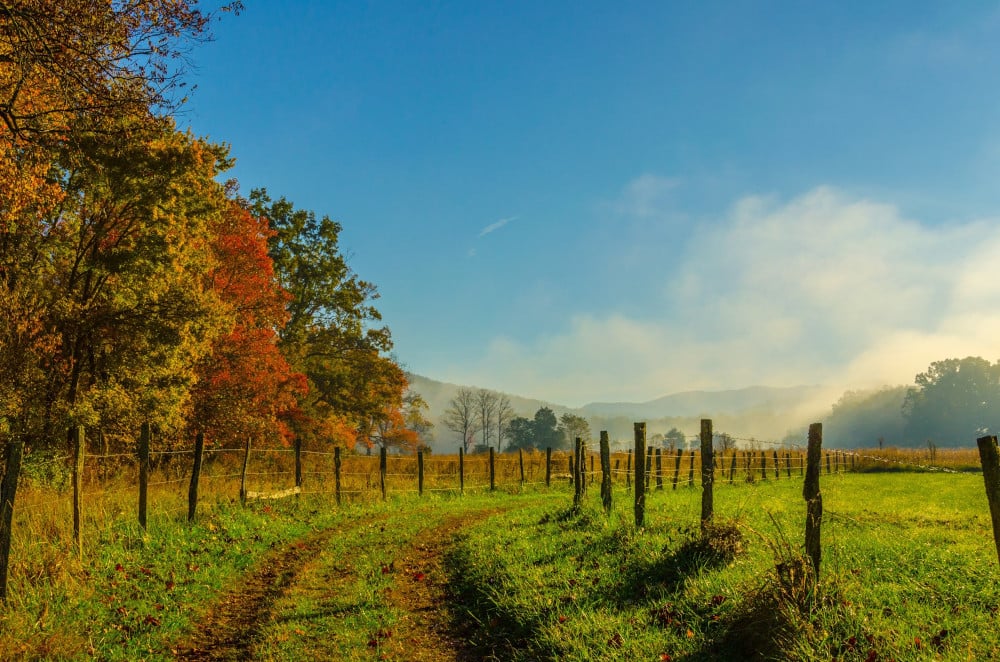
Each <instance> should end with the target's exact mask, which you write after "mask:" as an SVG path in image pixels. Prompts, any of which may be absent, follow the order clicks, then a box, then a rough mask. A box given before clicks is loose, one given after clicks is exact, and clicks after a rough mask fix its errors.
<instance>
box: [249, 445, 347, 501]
mask: <svg viewBox="0 0 1000 662" xmlns="http://www.w3.org/2000/svg"><path fill="white" fill-rule="evenodd" d="M249 467H250V437H247V443H246V448H244V449H243V471H242V472H240V503H241V504H242V505H244V506H245V505H247V469H248V468H249ZM338 503H339V501H338Z"/></svg>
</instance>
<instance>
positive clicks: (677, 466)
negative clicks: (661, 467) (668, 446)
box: [673, 448, 684, 490]
mask: <svg viewBox="0 0 1000 662" xmlns="http://www.w3.org/2000/svg"><path fill="white" fill-rule="evenodd" d="M683 454H684V451H682V450H681V449H680V448H678V449H677V458H676V459H675V460H674V487H673V489H675V490H676V489H677V479H678V478H680V476H681V456H682V455H683Z"/></svg>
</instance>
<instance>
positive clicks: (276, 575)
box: [174, 529, 335, 660]
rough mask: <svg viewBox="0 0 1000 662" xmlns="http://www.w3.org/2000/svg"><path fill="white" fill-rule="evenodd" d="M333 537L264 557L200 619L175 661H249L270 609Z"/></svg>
mask: <svg viewBox="0 0 1000 662" xmlns="http://www.w3.org/2000/svg"><path fill="white" fill-rule="evenodd" d="M334 533H335V530H334V529H327V530H325V531H321V532H319V533H317V534H314V535H313V536H311V537H309V538H306V539H303V540H297V541H295V542H293V543H291V544H290V545H289V546H288V547H285V548H282V549H280V550H278V551H277V552H274V553H272V554H270V555H269V556H268V557H266V558H265V559H264V561H263V562H262V563H261V564H260V565H259V566H258V567H257V570H256V571H255V572H254V573H253V574H249V575H247V576H246V577H245V581H244V583H243V584H242V585H241V586H240V587H239V588H237V589H233V590H231V591H230V592H228V593H227V594H225V595H224V596H223V597H222V598H221V599H220V600H219V601H218V602H217V603H216V604H215V605H214V606H213V607H212V609H211V610H210V611H209V613H208V614H207V615H206V616H205V617H204V618H203V619H201V621H200V623H199V625H198V631H197V632H196V633H195V634H194V636H193V637H192V638H191V641H189V642H187V643H185V644H183V645H181V646H178V647H177V648H175V649H174V654H175V656H176V657H177V659H181V660H246V659H249V658H250V657H251V646H252V644H253V641H254V636H255V634H256V632H257V630H258V629H259V627H260V624H261V623H264V622H266V620H267V619H268V618H269V617H270V612H271V605H273V604H274V601H275V600H276V599H277V598H278V597H279V596H280V595H281V594H282V593H283V592H284V590H285V589H286V588H287V587H288V586H290V585H291V584H292V582H293V581H294V580H295V576H296V574H298V572H299V571H300V570H301V569H302V567H303V566H304V565H305V564H306V563H307V562H308V561H309V560H310V559H312V558H314V557H315V556H316V555H317V554H319V553H320V551H321V550H322V549H323V547H324V545H325V544H326V541H327V540H328V539H329V538H330V536H332V535H333V534H334Z"/></svg>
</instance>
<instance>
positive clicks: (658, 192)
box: [611, 173, 681, 218]
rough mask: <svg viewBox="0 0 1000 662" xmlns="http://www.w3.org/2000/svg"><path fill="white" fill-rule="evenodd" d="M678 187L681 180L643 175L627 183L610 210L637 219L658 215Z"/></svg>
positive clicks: (648, 174)
mask: <svg viewBox="0 0 1000 662" xmlns="http://www.w3.org/2000/svg"><path fill="white" fill-rule="evenodd" d="M680 185H681V180H680V179H678V178H677V177H664V176H662V175H654V174H652V173H645V174H642V175H640V176H638V177H636V178H635V179H633V180H632V181H631V182H629V183H628V185H627V186H626V187H625V190H624V191H623V192H622V195H621V197H620V198H619V199H618V200H616V201H615V202H614V203H612V204H611V208H612V209H613V210H614V211H616V212H618V213H619V214H626V215H629V216H637V217H639V218H648V217H650V216H655V215H659V214H660V213H662V212H663V209H664V203H665V202H666V200H667V198H668V196H669V195H670V194H671V193H672V192H673V191H674V190H675V189H676V188H677V187H678V186H680Z"/></svg>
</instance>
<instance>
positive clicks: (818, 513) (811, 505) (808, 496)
mask: <svg viewBox="0 0 1000 662" xmlns="http://www.w3.org/2000/svg"><path fill="white" fill-rule="evenodd" d="M822 453H823V424H822V423H813V424H812V425H810V426H809V447H808V457H807V461H806V479H805V483H804V484H803V486H802V496H803V498H805V500H806V555H807V556H808V557H809V560H810V561H811V562H812V567H813V572H815V573H816V578H817V579H819V562H820V556H821V550H820V544H819V532H820V525H821V524H822V522H823V495H822V494H820V491H819V474H820V471H821V470H822V467H821V462H822V459H823V456H822ZM827 457H828V458H829V456H827Z"/></svg>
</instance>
